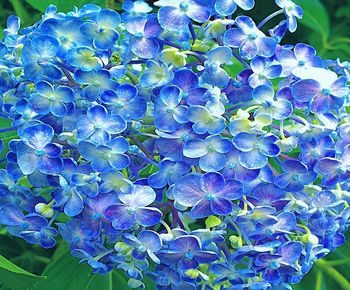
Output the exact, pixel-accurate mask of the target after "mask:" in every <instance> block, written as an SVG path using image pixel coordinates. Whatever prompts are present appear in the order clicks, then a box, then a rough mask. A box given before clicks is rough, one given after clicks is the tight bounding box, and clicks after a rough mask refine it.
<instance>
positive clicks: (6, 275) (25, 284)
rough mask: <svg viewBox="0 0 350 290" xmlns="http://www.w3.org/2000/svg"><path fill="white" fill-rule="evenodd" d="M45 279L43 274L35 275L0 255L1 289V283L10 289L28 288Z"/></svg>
mask: <svg viewBox="0 0 350 290" xmlns="http://www.w3.org/2000/svg"><path fill="white" fill-rule="evenodd" d="M45 279H46V277H44V276H36V275H34V274H32V273H29V272H27V271H26V270H23V269H22V268H20V267H18V266H16V265H15V264H13V263H12V262H10V261H9V260H7V259H6V258H5V257H3V256H1V255H0V289H3V288H2V287H1V285H3V286H4V287H8V288H12V289H30V288H32V287H33V286H34V285H35V284H36V283H39V282H40V281H45Z"/></svg>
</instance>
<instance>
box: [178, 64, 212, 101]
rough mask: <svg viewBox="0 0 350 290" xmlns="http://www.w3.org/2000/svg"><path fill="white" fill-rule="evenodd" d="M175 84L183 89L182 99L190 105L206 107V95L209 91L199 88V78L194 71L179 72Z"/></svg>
mask: <svg viewBox="0 0 350 290" xmlns="http://www.w3.org/2000/svg"><path fill="white" fill-rule="evenodd" d="M173 84H174V85H176V86H177V87H178V88H180V89H181V97H182V99H184V100H185V101H186V103H187V104H188V105H191V106H193V105H205V100H204V94H205V92H206V91H207V90H206V89H205V88H201V87H199V86H198V77H197V75H196V74H195V73H194V72H193V71H192V70H189V69H179V70H177V71H176V72H175V75H174V79H173Z"/></svg>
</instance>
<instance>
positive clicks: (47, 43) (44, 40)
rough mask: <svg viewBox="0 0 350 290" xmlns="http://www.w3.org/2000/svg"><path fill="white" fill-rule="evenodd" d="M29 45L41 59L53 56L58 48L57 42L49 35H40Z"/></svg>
mask: <svg viewBox="0 0 350 290" xmlns="http://www.w3.org/2000/svg"><path fill="white" fill-rule="evenodd" d="M31 45H32V48H33V49H34V50H35V51H37V52H38V53H40V57H43V58H46V57H48V58H50V57H53V56H55V55H56V53H57V51H58V49H59V46H60V44H59V42H58V40H57V39H56V38H54V37H52V36H49V35H40V36H37V37H35V38H33V40H32V42H31Z"/></svg>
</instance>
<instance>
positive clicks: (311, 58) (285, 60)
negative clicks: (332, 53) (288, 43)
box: [276, 43, 323, 75]
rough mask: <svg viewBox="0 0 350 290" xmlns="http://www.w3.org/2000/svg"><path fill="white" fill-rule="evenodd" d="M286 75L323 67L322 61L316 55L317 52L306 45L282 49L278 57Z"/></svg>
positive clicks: (300, 44)
mask: <svg viewBox="0 0 350 290" xmlns="http://www.w3.org/2000/svg"><path fill="white" fill-rule="evenodd" d="M276 56H277V59H278V61H279V62H280V63H281V65H282V68H283V72H284V73H285V74H286V75H289V74H291V72H292V71H293V70H294V69H296V68H298V67H303V68H309V67H322V66H323V63H322V59H321V58H320V57H319V56H317V55H316V50H315V49H314V48H313V47H312V46H310V45H307V44H305V43H297V44H296V45H295V46H294V49H293V50H291V49H287V48H282V50H281V51H280V52H279V53H278V54H277V55H276Z"/></svg>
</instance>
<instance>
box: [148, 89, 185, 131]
mask: <svg viewBox="0 0 350 290" xmlns="http://www.w3.org/2000/svg"><path fill="white" fill-rule="evenodd" d="M181 100H182V96H181V91H180V89H179V88H178V87H176V86H165V87H163V88H162V89H161V91H160V92H159V96H158V98H157V100H156V101H155V104H154V105H155V106H154V125H155V126H156V128H157V129H158V130H160V131H163V132H174V131H175V130H176V129H177V128H178V126H179V124H181V123H187V122H188V120H187V116H186V112H187V107H185V106H183V105H181V104H180V102H181Z"/></svg>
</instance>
